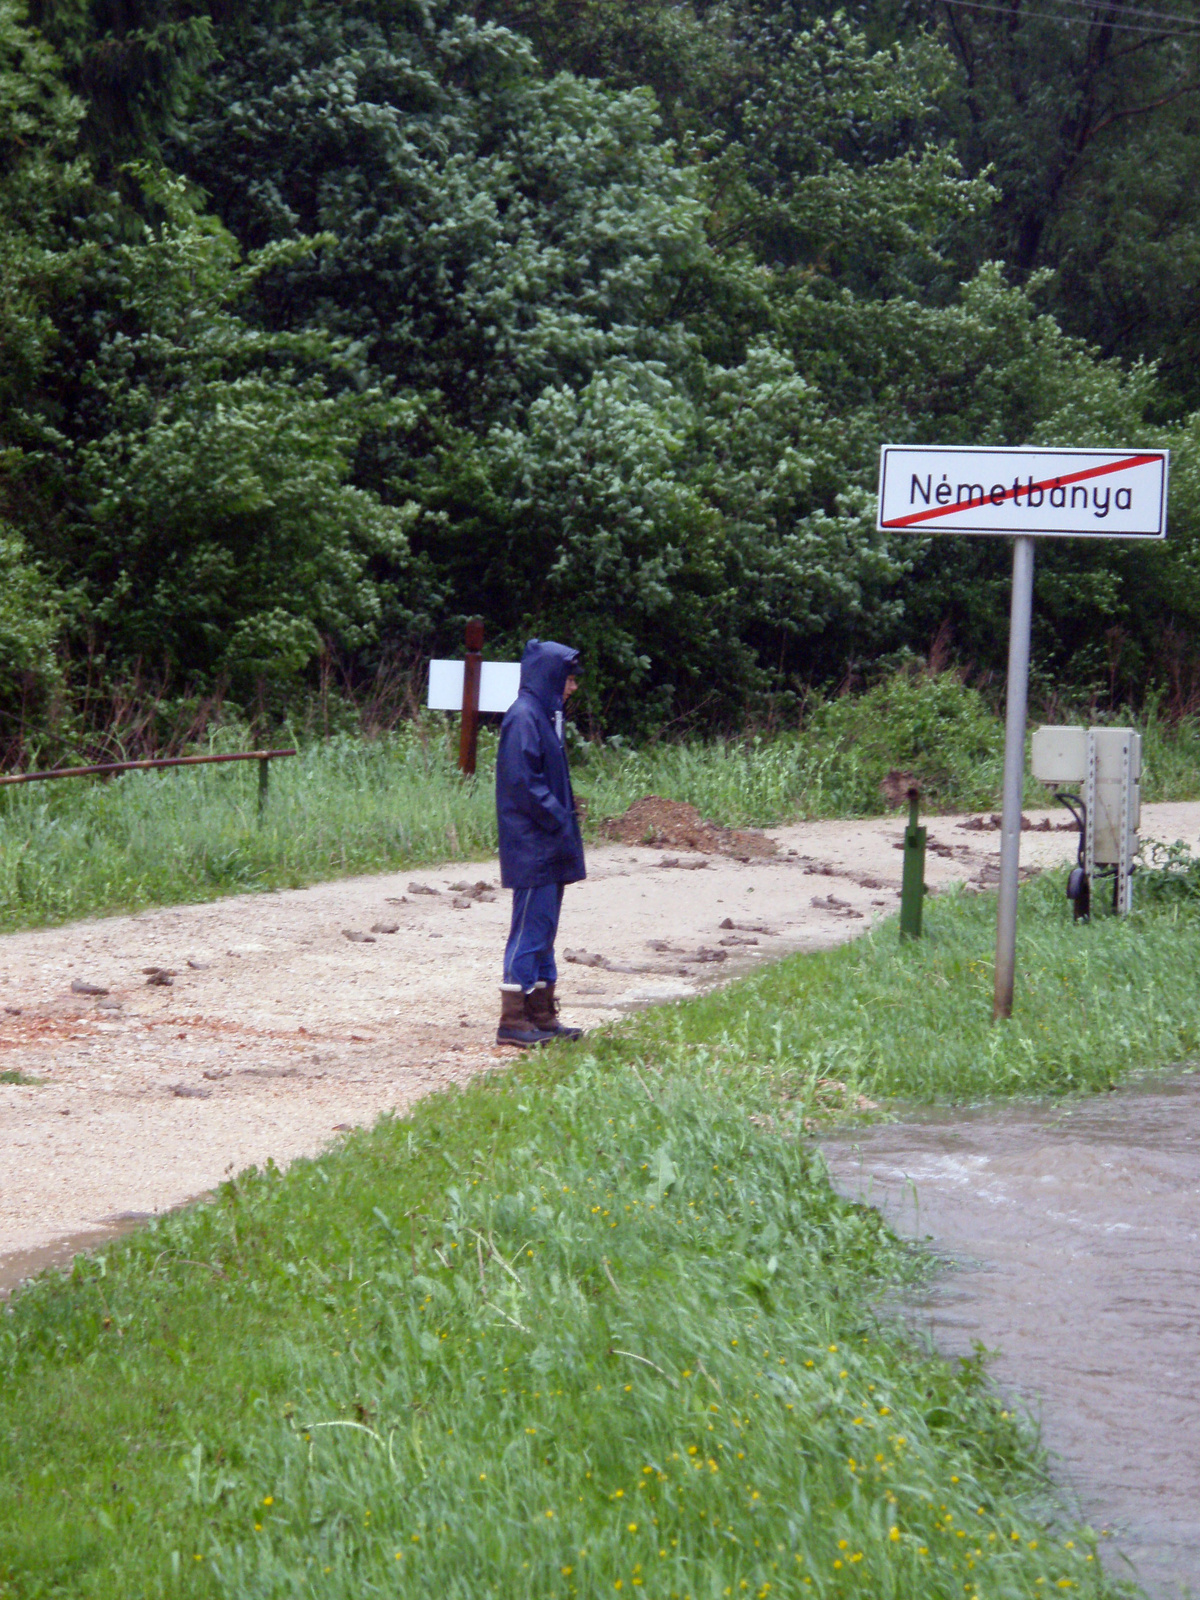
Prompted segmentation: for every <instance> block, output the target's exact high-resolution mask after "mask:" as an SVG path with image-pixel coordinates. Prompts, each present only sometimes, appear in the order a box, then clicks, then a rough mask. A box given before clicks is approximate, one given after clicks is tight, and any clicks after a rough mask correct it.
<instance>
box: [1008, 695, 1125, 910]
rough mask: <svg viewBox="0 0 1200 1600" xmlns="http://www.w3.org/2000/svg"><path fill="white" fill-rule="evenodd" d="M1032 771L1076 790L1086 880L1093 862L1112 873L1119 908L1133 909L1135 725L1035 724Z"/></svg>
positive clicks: (1036, 774)
mask: <svg viewBox="0 0 1200 1600" xmlns="http://www.w3.org/2000/svg"><path fill="white" fill-rule="evenodd" d="M1032 767H1033V775H1034V777H1035V778H1040V779H1041V781H1042V782H1043V783H1049V784H1054V785H1056V786H1058V787H1060V788H1066V787H1068V786H1069V787H1071V788H1073V789H1075V790H1077V791H1078V793H1077V795H1076V798H1077V799H1078V800H1080V801H1081V802H1082V805H1083V815H1084V828H1083V840H1082V852H1081V862H1080V864H1081V865H1082V866H1083V867H1084V869H1085V871H1086V872H1087V876H1088V880H1089V882H1090V881H1091V879H1092V878H1093V877H1094V875H1095V869H1096V867H1097V866H1101V867H1109V868H1112V869H1113V871H1114V873H1115V875H1116V894H1115V904H1116V909H1117V910H1118V912H1125V911H1129V910H1130V909H1131V908H1132V904H1133V901H1132V872H1133V858H1134V856H1135V855H1136V853H1137V848H1138V827H1139V825H1140V823H1141V809H1142V789H1141V779H1142V736H1141V734H1140V733H1138V731H1137V730H1136V729H1135V728H1075V727H1053V726H1052V727H1046V728H1038V729H1037V731H1036V732H1035V733H1034V735H1033V756H1032Z"/></svg>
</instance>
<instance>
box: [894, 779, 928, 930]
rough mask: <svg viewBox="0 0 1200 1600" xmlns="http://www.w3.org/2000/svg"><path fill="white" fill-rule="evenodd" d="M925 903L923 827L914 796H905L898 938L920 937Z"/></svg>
mask: <svg viewBox="0 0 1200 1600" xmlns="http://www.w3.org/2000/svg"><path fill="white" fill-rule="evenodd" d="M924 902H925V829H924V828H919V827H918V826H917V796H916V794H915V793H914V792H912V791H910V793H909V796H908V827H907V828H905V830H904V876H903V877H902V878H901V880H900V937H901V938H902V939H919V938H920V937H921V912H922V910H923V908H924Z"/></svg>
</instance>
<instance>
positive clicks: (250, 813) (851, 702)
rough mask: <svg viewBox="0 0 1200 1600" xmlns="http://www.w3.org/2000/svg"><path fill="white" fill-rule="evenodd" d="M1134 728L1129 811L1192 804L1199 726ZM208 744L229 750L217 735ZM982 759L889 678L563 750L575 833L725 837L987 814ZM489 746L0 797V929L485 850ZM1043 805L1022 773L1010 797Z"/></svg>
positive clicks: (411, 732) (402, 749)
mask: <svg viewBox="0 0 1200 1600" xmlns="http://www.w3.org/2000/svg"><path fill="white" fill-rule="evenodd" d="M1145 732H1146V784H1145V794H1146V798H1148V799H1165V798H1174V799H1185V798H1192V797H1194V796H1196V795H1200V729H1198V728H1197V727H1196V726H1194V725H1192V724H1190V723H1185V724H1181V725H1179V726H1176V727H1172V728H1169V727H1167V726H1166V725H1165V724H1164V723H1163V722H1162V721H1161V720H1159V719H1157V718H1156V717H1154V716H1151V718H1150V720H1149V722H1148V723H1147V725H1146V729H1145ZM223 739H224V747H225V748H229V747H233V748H236V747H237V744H236V731H235V730H227V731H226V733H225V734H224V735H223ZM1002 746H1003V729H1002V727H1001V725H1000V723H999V721H998V719H997V718H996V717H995V716H994V715H993V714H992V712H991V711H990V710H989V709H988V707H987V705H986V704H985V702H984V701H983V699H982V698H981V697H980V695H978V694H977V693H976V692H975V691H974V690H972V689H969V688H965V687H964V686H963V685H962V684H961V682H959V680H958V679H957V678H955V677H953V676H951V675H949V674H946V675H943V676H942V677H934V678H930V677H922V676H917V675H906V674H901V675H899V676H897V677H894V678H891V679H889V680H887V681H886V682H885V683H882V684H880V685H877V686H876V687H875V688H874V689H871V690H870V691H868V692H867V693H865V694H863V695H860V696H856V697H850V696H847V697H845V698H843V699H839V700H832V701H828V702H826V703H824V704H822V705H819V706H817V707H816V708H815V709H814V710H813V712H812V714H811V715H810V717H809V719H808V722H807V724H806V726H805V728H804V730H803V731H802V732H800V733H790V734H783V735H778V736H776V737H774V738H771V739H766V738H762V737H754V736H750V737H747V738H746V739H743V740H716V741H708V742H705V743H699V742H693V743H681V744H665V743H659V744H653V745H650V746H647V747H646V748H644V749H627V748H626V747H624V746H623V745H621V744H619V743H616V742H610V743H608V744H603V745H598V744H586V743H584V742H583V741H582V740H578V739H576V740H575V741H574V742H573V745H572V761H573V765H574V771H575V777H576V789H577V792H578V794H579V796H580V798H581V799H582V800H584V801H586V802H587V806H588V828H589V830H590V831H591V832H592V833H593V834H594V832H595V830H596V828H597V826H598V825H599V823H600V822H602V821H603V819H604V818H605V817H608V816H612V815H614V814H618V813H620V812H622V811H624V810H625V808H626V807H627V806H628V805H629V804H630V803H631V802H632V801H633V800H636V799H638V798H639V797H641V796H642V795H646V794H660V795H665V796H666V797H668V798H672V799H679V800H686V801H689V802H690V803H691V804H693V805H695V806H696V807H697V808H698V809H699V810H700V812H701V813H702V814H703V815H704V816H705V817H708V818H710V819H712V820H714V821H717V822H721V823H724V824H726V825H729V826H769V825H771V824H773V823H779V822H783V821H788V820H793V819H800V818H807V817H833V816H864V815H871V814H874V813H878V812H880V811H881V810H882V809H883V808H884V800H883V797H882V793H881V790H880V782H881V779H882V778H883V777H884V775H885V774H886V773H887V772H888V771H889V770H891V769H892V768H900V769H903V770H905V771H910V772H913V773H915V774H916V775H917V776H918V777H920V778H921V780H922V783H923V786H924V790H925V801H924V804H925V808H926V810H929V811H932V810H937V809H942V808H945V809H964V810H975V809H982V810H990V809H992V808H993V807H994V806H995V805H996V804H997V797H998V792H999V782H1000V765H1001V753H1002ZM214 748H216V749H220V748H222V745H221V743H218V744H217V745H215V746H214ZM495 751H496V732H495V729H494V728H488V729H485V730H484V731H483V732H482V734H481V737H480V750H479V771H478V774H477V776H476V777H475V779H474V780H470V781H464V780H463V779H462V778H461V777H460V775H459V773H458V771H457V768H456V741H455V738H454V734H453V730H452V729H448V728H447V727H446V725H445V724H444V723H439V722H434V721H433V720H431V719H430V720H425V721H419V722H416V723H409V724H406V725H405V726H404V727H402V728H401V729H400V730H399V731H396V732H392V733H385V734H382V735H380V736H379V737H377V738H375V739H372V740H357V739H353V738H351V737H350V736H348V735H338V736H336V737H334V738H331V739H328V740H325V741H321V742H317V743H312V744H309V745H306V746H305V747H304V748H303V749H302V752H301V754H300V755H299V756H298V757H297V758H295V759H292V760H287V761H279V762H276V763H274V764H273V765H272V769H271V795H270V804H269V806H268V808H267V812H266V816H265V818H264V819H263V820H262V821H261V823H260V820H259V818H258V814H257V772H256V771H255V770H254V767H253V764H252V763H246V764H244V765H234V766H218V767H191V768H183V769H174V770H170V771H165V772H161V773H147V772H134V773H128V774H126V775H125V776H122V777H117V778H114V779H112V780H110V781H108V782H103V781H101V780H73V779H70V780H63V781H61V782H60V781H54V782H50V783H42V784H37V785H29V786H28V787H25V786H17V787H12V788H3V789H0V928H16V927H22V926H30V925H33V924H37V923H40V922H46V921H65V920H69V919H70V918H73V917H81V916H87V915H91V914H94V913H97V912H108V911H115V910H121V909H127V908H134V907H139V906H146V905H154V904H168V903H172V902H178V901H187V900H205V899H211V898H213V897H214V896H217V895H221V894H228V893H234V892H238V891H243V890H253V889H263V888H274V887H288V886H298V885H300V884H304V883H310V882H313V881H315V880H318V879H322V878H330V877H337V876H341V875H344V874H346V873H353V872H370V871H383V870H387V869H400V868H404V867H408V866H414V865H418V864H421V863H426V862H432V861H442V860H455V859H463V858H468V857H471V856H479V855H481V854H486V853H488V852H490V851H492V850H494V848H495V838H496V833H495V816H494V811H493V803H492V783H493V773H494V764H495ZM1046 799H1047V796H1046V793H1045V791H1044V790H1043V789H1042V787H1041V785H1039V784H1035V783H1034V782H1033V780H1032V779H1031V780H1029V783H1028V784H1027V787H1026V802H1027V803H1028V804H1031V805H1037V804H1045V803H1046Z"/></svg>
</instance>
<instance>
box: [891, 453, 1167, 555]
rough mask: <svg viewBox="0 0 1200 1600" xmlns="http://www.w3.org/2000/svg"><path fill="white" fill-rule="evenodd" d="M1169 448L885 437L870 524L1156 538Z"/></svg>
mask: <svg viewBox="0 0 1200 1600" xmlns="http://www.w3.org/2000/svg"><path fill="white" fill-rule="evenodd" d="M1169 455H1170V452H1169V451H1167V450H1132V449H1130V450H1050V449H1041V448H1038V447H1036V446H1025V447H1021V448H1013V449H1007V448H999V449H971V448H961V447H958V446H945V445H930V446H924V445H900V444H885V445H884V446H883V448H882V450H881V451H880V459H879V516H878V520H877V522H876V527H878V528H879V529H881V530H887V531H889V532H893V531H898V532H905V533H921V534H932V533H971V534H979V533H982V534H1041V535H1045V534H1051V535H1054V534H1057V535H1061V536H1063V537H1074V538H1089V539H1162V538H1164V537H1165V536H1166V531H1167V467H1168V459H1169Z"/></svg>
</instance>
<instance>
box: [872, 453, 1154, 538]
mask: <svg viewBox="0 0 1200 1600" xmlns="http://www.w3.org/2000/svg"><path fill="white" fill-rule="evenodd" d="M1161 460H1162V457H1161V456H1160V455H1152V456H1148V455H1141V456H1126V457H1124V459H1123V460H1121V461H1108V462H1106V463H1105V464H1104V466H1102V467H1086V468H1084V470H1083V471H1082V472H1067V473H1063V474H1060V475H1059V476H1058V477H1056V478H1047V479H1046V480H1045V481H1044V482H1043V483H1033V484H1030V483H1022V484H1018V485H1016V486H1015V487H1014V488H1012V489H1005V491H1004V494H1003V497H1002V499H1003V500H1011V499H1012V498H1013V496H1014V495H1022V494H1031V493H1032V492H1033V490H1035V489H1065V488H1066V487H1067V485H1068V484H1072V483H1082V482H1083V480H1084V479H1085V478H1105V477H1107V476H1108V474H1109V473H1110V472H1125V471H1127V470H1128V469H1129V468H1130V467H1145V466H1149V464H1150V463H1151V462H1152V461H1161ZM997 503H998V502H997V501H995V500H993V499H992V497H991V495H990V494H988V495H985V497H984V498H983V499H982V500H978V501H977V500H971V501H968V502H967V503H966V504H964V503H963V502H962V501H961V500H955V501H952V502H951V504H950V505H947V506H930V508H929V509H928V510H927V511H912V512H910V513H909V514H908V516H907V517H895V518H892V519H891V520H889V521H887V522H885V523H884V524H883V526H884V527H885V528H910V527H912V525H913V524H914V523H915V522H930V521H932V520H933V518H934V517H950V516H953V515H954V513H955V512H956V511H982V510H983V509H984V507H985V506H989V505H991V506H994V505H996V504H997Z"/></svg>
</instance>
